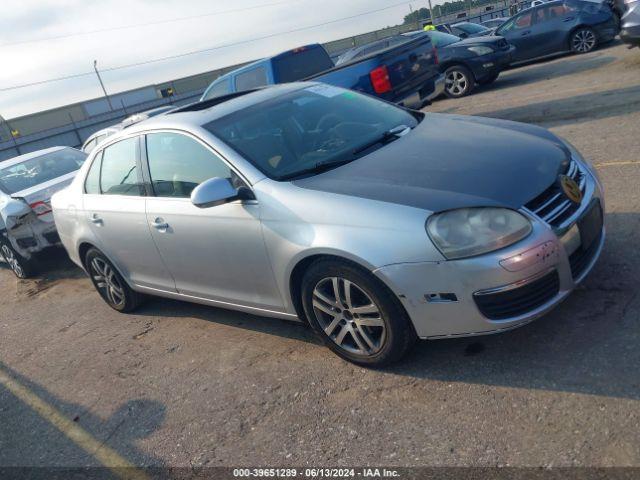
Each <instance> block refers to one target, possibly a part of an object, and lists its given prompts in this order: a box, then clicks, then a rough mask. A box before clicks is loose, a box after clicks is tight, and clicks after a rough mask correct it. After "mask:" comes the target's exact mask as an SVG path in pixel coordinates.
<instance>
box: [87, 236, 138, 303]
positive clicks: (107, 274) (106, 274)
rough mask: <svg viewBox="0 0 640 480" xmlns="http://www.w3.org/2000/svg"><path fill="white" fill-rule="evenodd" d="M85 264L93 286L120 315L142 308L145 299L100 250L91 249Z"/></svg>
mask: <svg viewBox="0 0 640 480" xmlns="http://www.w3.org/2000/svg"><path fill="white" fill-rule="evenodd" d="M84 263H85V267H86V269H87V272H88V273H89V277H90V278H91V282H92V283H93V286H94V287H95V289H96V290H97V291H98V293H99V294H100V296H101V297H102V299H103V300H104V301H105V302H106V303H107V305H109V306H110V307H111V308H113V309H114V310H116V311H118V312H120V313H128V312H132V311H134V310H135V309H136V308H138V307H139V306H140V304H141V303H142V301H143V298H144V297H143V296H142V295H141V294H139V293H138V292H136V291H134V290H132V289H131V287H129V284H127V282H126V281H125V280H124V278H122V275H120V273H119V272H118V270H117V269H116V268H115V267H114V266H113V264H112V263H111V262H110V261H109V259H108V258H107V257H105V256H104V254H103V253H102V252H101V251H100V250H98V249H97V248H91V249H90V250H89V251H88V252H87V255H86V256H85V261H84Z"/></svg>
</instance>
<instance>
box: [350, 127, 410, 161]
mask: <svg viewBox="0 0 640 480" xmlns="http://www.w3.org/2000/svg"><path fill="white" fill-rule="evenodd" d="M409 130H411V127H408V126H406V125H398V126H397V127H393V128H392V129H391V130H387V131H386V132H384V133H383V134H382V135H380V136H379V137H377V138H374V139H373V140H371V141H370V142H368V143H365V144H364V145H363V146H361V147H359V148H357V149H355V150H354V151H353V154H354V155H358V154H360V153H362V152H364V151H366V150H369V149H370V148H371V147H373V146H374V145H378V144H379V143H382V144H385V143H387V142H389V141H391V140H396V139H398V138H400V137H402V136H404V135H406V134H407V133H408V132H409Z"/></svg>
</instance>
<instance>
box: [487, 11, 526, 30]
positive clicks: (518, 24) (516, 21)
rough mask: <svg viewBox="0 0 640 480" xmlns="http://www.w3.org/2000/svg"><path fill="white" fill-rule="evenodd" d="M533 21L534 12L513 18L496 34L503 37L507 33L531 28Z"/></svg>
mask: <svg viewBox="0 0 640 480" xmlns="http://www.w3.org/2000/svg"><path fill="white" fill-rule="evenodd" d="M532 21H533V12H527V13H523V14H522V15H519V16H517V17H514V18H512V19H511V20H509V21H508V22H507V23H505V24H504V25H503V26H501V27H500V28H499V29H498V30H497V31H496V33H497V34H498V35H502V34H503V33H505V32H509V31H511V30H520V29H522V28H529V27H530V26H531V23H532Z"/></svg>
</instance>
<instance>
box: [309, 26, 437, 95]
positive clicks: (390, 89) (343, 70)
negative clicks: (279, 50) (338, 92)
mask: <svg viewBox="0 0 640 480" xmlns="http://www.w3.org/2000/svg"><path fill="white" fill-rule="evenodd" d="M380 69H383V75H384V74H388V80H389V83H388V85H387V88H384V89H382V90H380V89H378V90H376V88H375V87H374V85H373V84H372V78H371V75H372V72H375V71H378V70H380ZM385 70H386V72H385ZM439 76H440V72H439V69H438V60H437V55H436V53H435V50H434V48H433V44H432V43H431V39H430V38H429V37H428V36H427V35H424V36H420V37H418V38H415V39H413V40H411V39H410V38H407V42H406V43H402V44H400V45H397V46H394V47H391V48H388V49H386V50H383V51H381V52H378V53H376V54H373V55H370V56H368V57H364V58H361V59H358V60H354V61H352V62H348V63H345V64H342V65H340V66H338V67H336V68H333V69H331V70H328V71H326V72H322V73H319V74H318V75H315V76H313V77H310V78H308V79H307V80H312V81H316V82H323V83H328V84H330V85H335V86H337V87H343V88H349V89H352V90H356V91H361V92H365V93H370V94H373V95H376V96H378V97H380V98H382V99H384V100H388V101H390V102H394V103H401V102H402V101H403V100H404V99H405V98H407V97H409V96H411V95H414V94H416V93H418V92H420V91H421V90H423V89H424V90H425V91H429V92H432V91H433V88H434V84H435V83H434V82H435V81H436V79H438V77H439Z"/></svg>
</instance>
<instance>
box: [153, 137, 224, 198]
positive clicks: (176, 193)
mask: <svg viewBox="0 0 640 480" xmlns="http://www.w3.org/2000/svg"><path fill="white" fill-rule="evenodd" d="M147 159H148V162H149V173H151V183H152V185H153V191H154V193H155V194H156V196H158V197H177V198H188V197H190V196H191V192H192V191H193V189H194V188H196V187H197V186H198V185H200V184H201V183H202V182H204V181H205V180H209V179H210V178H214V177H218V178H229V179H232V177H233V175H232V173H231V169H230V168H229V167H228V166H227V164H226V163H225V162H224V161H223V160H222V159H221V158H220V157H219V156H218V155H216V154H215V153H213V152H212V151H211V150H209V149H208V148H206V147H205V146H204V145H202V144H201V143H200V142H198V141H197V140H195V139H193V138H191V137H187V136H185V135H182V134H179V133H151V134H148V135H147Z"/></svg>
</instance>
